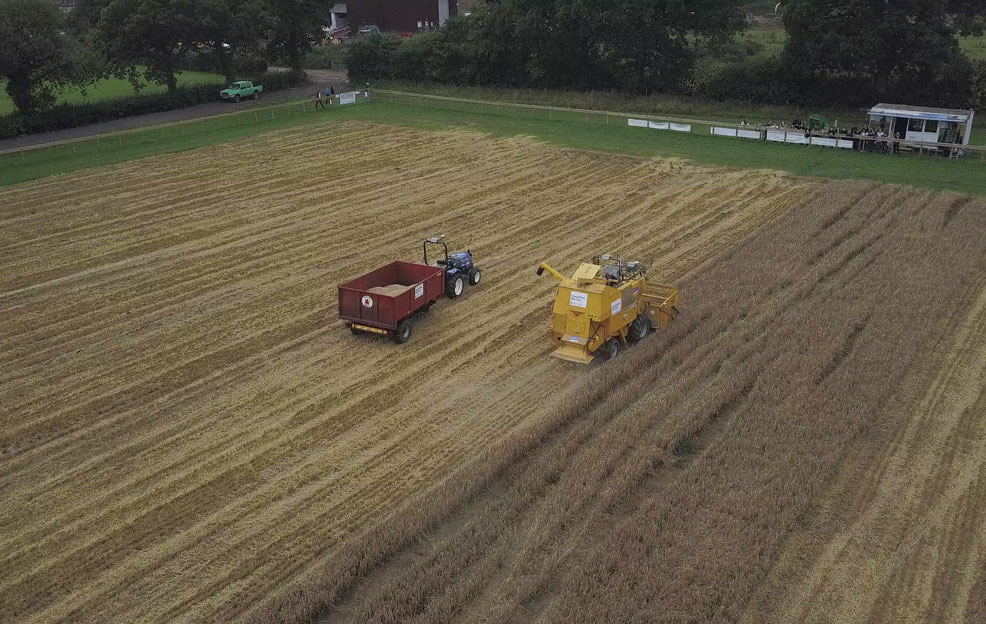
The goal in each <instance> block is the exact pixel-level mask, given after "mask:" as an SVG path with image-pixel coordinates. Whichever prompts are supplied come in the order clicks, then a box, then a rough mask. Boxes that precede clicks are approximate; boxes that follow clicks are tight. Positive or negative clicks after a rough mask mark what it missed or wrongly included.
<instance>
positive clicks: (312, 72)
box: [0, 69, 346, 152]
mask: <svg viewBox="0 0 986 624" xmlns="http://www.w3.org/2000/svg"><path fill="white" fill-rule="evenodd" d="M307 73H308V78H309V79H310V80H311V81H312V84H310V85H308V86H304V87H296V88H293V89H283V90H281V91H274V92H273V93H270V94H269V95H268V94H264V96H263V97H261V98H260V99H259V100H256V101H254V100H244V101H242V102H240V103H239V104H233V103H231V102H210V103H208V104H197V105H195V106H187V107H185V108H176V109H175V110H170V111H164V112H162V113H148V114H146V115H135V116H133V117H124V118H122V119H114V120H112V121H104V122H101V123H96V124H90V125H88V126H81V127H79V128H68V129H66V130H55V131H52V132H43V133H40V134H28V135H25V136H19V137H16V138H13V139H5V140H3V141H0V152H2V151H5V150H12V149H19V148H23V147H31V146H35V145H44V144H46V143H55V142H58V141H67V140H69V139H80V138H84V137H89V136H94V135H97V134H105V133H107V132H117V131H119V130H129V129H131V128H142V127H144V126H156V125H158V124H163V123H171V122H174V121H184V120H186V119H198V118H200V117H211V116H213V115H221V114H223V113H229V112H233V111H237V110H248V109H250V108H253V107H256V106H266V105H269V104H271V103H275V102H287V101H290V100H298V99H301V98H305V97H310V96H311V95H312V94H314V93H315V91H317V90H321V89H324V88H325V87H327V86H329V85H332V86H333V87H335V89H336V91H338V90H339V88H340V87H341V86H343V85H344V84H345V83H346V72H338V71H330V70H325V69H309V70H308V72H307Z"/></svg>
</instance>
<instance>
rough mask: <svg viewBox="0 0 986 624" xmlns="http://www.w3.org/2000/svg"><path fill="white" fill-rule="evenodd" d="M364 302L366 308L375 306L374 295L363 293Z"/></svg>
mask: <svg viewBox="0 0 986 624" xmlns="http://www.w3.org/2000/svg"><path fill="white" fill-rule="evenodd" d="M362 303H363V307H364V308H372V307H373V297H371V296H370V295H363V301H362Z"/></svg>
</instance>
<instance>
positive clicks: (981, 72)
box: [969, 61, 986, 111]
mask: <svg viewBox="0 0 986 624" xmlns="http://www.w3.org/2000/svg"><path fill="white" fill-rule="evenodd" d="M969 105H970V106H972V108H974V109H975V110H977V111H981V110H984V109H986V61H979V62H978V63H976V64H975V66H974V67H973V70H972V98H971V101H970V102H969Z"/></svg>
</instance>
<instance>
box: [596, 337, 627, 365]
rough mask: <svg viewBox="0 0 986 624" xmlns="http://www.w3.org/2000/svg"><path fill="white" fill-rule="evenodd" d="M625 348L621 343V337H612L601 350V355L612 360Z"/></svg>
mask: <svg viewBox="0 0 986 624" xmlns="http://www.w3.org/2000/svg"><path fill="white" fill-rule="evenodd" d="M622 350H623V345H622V344H621V343H620V339H619V338H610V339H609V340H607V341H606V344H604V345H603V348H602V349H600V350H599V353H600V355H602V356H603V357H604V358H606V359H607V360H612V359H613V358H615V357H616V356H618V355H619V354H620V351H622Z"/></svg>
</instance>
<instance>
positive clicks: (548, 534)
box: [326, 191, 926, 622]
mask: <svg viewBox="0 0 986 624" xmlns="http://www.w3.org/2000/svg"><path fill="white" fill-rule="evenodd" d="M884 195H885V197H884V199H883V201H882V202H880V205H879V206H876V207H875V209H874V210H872V211H871V214H878V217H877V218H875V219H869V218H864V219H862V220H861V221H860V222H858V223H857V222H854V223H851V224H849V228H847V229H846V231H849V232H853V233H855V234H859V232H860V231H862V230H863V229H868V230H880V229H883V228H884V227H885V223H886V221H887V219H888V218H890V217H889V213H890V211H891V210H892V209H893V210H899V209H900V203H899V202H898V201H895V195H898V194H897V193H894V192H892V191H888V192H886V193H884ZM925 200H926V197H923V196H922V197H916V198H912V199H911V200H910V201H911V202H914V203H922V202H923V201H925ZM867 216H868V215H867ZM833 234H834V235H837V236H838V238H835V239H834V240H835V241H836V242H838V240H839V239H842V241H843V242H845V241H846V238H844V237H843V229H842V228H839V229H838V231H837V232H835V233H833ZM813 245H817V246H818V248H819V254H818V255H817V256H816V258H817V260H818V261H823V260H824V262H823V266H825V267H826V268H827V267H832V271H833V272H834V274H839V275H841V274H843V273H846V272H850V271H854V270H857V269H858V267H857V266H856V265H857V264H860V263H861V262H857V261H854V260H850V261H849V262H847V261H846V260H845V252H844V251H843V250H842V249H841V245H840V244H832V242H830V241H829V240H826V238H825V237H820V238H819V239H816V240H815V241H813ZM815 290H820V291H828V292H830V293H831V295H830V296H837V295H838V288H837V287H836V286H835V285H834V284H828V285H826V286H823V287H821V289H817V288H815V285H814V283H812V282H806V283H805V284H804V285H803V286H801V287H800V290H799V289H797V288H795V289H792V290H790V291H788V292H778V293H777V294H776V296H774V297H773V298H771V299H770V300H769V301H766V302H754V301H753V300H751V301H750V302H749V305H750V307H749V309H748V310H747V311H746V312H745V313H743V314H737V316H736V317H735V318H730V319H720V320H719V322H720V323H721V324H722V326H721V327H720V328H719V329H718V331H717V333H716V336H715V340H709V341H707V342H705V343H704V345H703V346H701V347H700V348H698V349H695V350H692V351H687V352H684V353H679V352H678V351H677V350H676V345H675V344H674V343H672V344H668V345H665V346H664V347H663V348H662V350H660V351H654V353H653V356H652V357H653V358H654V359H655V360H658V359H660V358H664V359H665V360H667V359H671V360H674V361H675V362H676V364H675V366H674V371H688V372H687V374H685V375H684V376H681V375H677V376H675V375H672V376H670V377H668V375H667V373H668V371H667V370H666V369H665V368H662V367H659V366H655V367H650V366H647V365H646V363H643V362H641V363H640V366H639V367H638V368H637V369H635V370H636V372H635V373H634V375H633V376H632V377H631V378H628V379H626V380H624V385H625V386H628V387H633V388H659V387H664V388H668V387H672V388H679V389H680V388H684V389H685V390H679V392H682V393H684V394H686V395H687V396H705V395H709V396H712V397H713V398H711V399H708V400H707V401H704V402H699V403H698V404H697V405H691V406H690V408H689V409H688V410H686V411H684V412H679V413H676V414H675V415H674V418H673V419H670V421H664V420H657V421H649V419H648V415H647V412H648V411H653V410H658V409H661V408H659V407H658V406H660V405H664V402H665V401H667V400H668V399H667V398H666V397H665V396H662V394H673V392H672V391H671V390H666V391H657V390H653V391H650V392H647V391H644V392H641V394H640V395H639V396H637V397H636V398H635V399H631V400H630V401H629V402H628V403H626V404H621V408H620V411H619V412H618V413H614V414H610V415H609V416H607V417H604V423H605V424H604V425H600V424H598V423H597V424H595V425H594V427H595V429H594V430H592V431H586V430H585V429H584V428H581V427H573V428H572V429H573V431H572V432H566V433H560V434H558V437H559V438H560V439H559V440H557V441H552V442H551V443H550V444H549V445H546V448H539V449H537V450H536V452H534V453H532V457H531V458H530V461H528V458H525V459H524V460H523V461H521V462H518V465H517V466H516V467H515V469H514V470H512V471H511V472H509V473H508V474H507V475H506V476H505V477H504V478H503V482H504V484H500V485H495V486H493V487H492V489H493V490H494V492H498V491H499V489H500V487H504V488H510V487H512V483H513V481H514V479H518V480H519V479H522V478H523V476H524V475H526V474H527V473H528V472H535V473H538V474H543V473H544V471H545V470H547V469H546V468H545V467H544V466H543V465H540V464H536V463H535V462H536V461H538V458H545V457H548V458H550V457H556V458H557V459H556V460H555V461H554V463H553V464H552V468H551V470H552V471H555V472H556V473H557V474H562V475H564V474H565V472H566V470H570V468H567V467H570V466H573V465H575V466H577V468H576V469H574V470H572V472H573V473H574V474H573V475H572V476H571V478H572V479H577V480H578V481H579V482H580V483H582V486H573V485H572V483H566V481H565V477H564V476H563V477H562V479H561V480H549V482H548V483H549V484H550V485H549V486H548V487H549V489H548V490H546V491H544V492H541V493H534V494H530V496H529V497H528V498H529V499H531V500H528V498H522V499H521V501H522V502H524V501H526V503H525V506H524V507H523V508H519V509H517V510H516V512H514V513H516V514H517V516H516V517H510V516H508V517H504V516H503V513H504V512H503V510H501V509H499V508H498V505H499V504H500V501H499V496H498V494H496V493H494V494H489V495H487V496H484V497H482V498H480V499H479V500H478V501H477V502H476V503H475V504H474V505H470V506H469V507H468V508H467V509H466V510H465V511H463V512H461V515H462V516H466V517H469V518H485V517H497V520H496V521H495V522H494V523H493V524H497V523H498V524H497V526H498V527H499V529H503V528H504V527H507V529H506V530H505V531H502V533H500V534H497V535H496V541H493V540H492V538H491V537H490V536H489V535H486V534H485V533H483V531H484V529H483V528H478V529H477V528H473V527H472V526H471V525H467V524H465V523H464V522H462V523H460V522H458V521H456V520H453V521H452V522H450V523H449V524H450V525H451V526H452V527H455V528H453V529H451V535H450V534H448V533H446V534H444V535H442V536H441V537H440V538H439V539H431V537H430V536H429V538H428V540H427V541H426V542H424V543H423V544H421V545H420V546H419V547H414V548H410V549H409V550H411V551H414V553H413V554H410V553H407V554H404V555H401V557H400V558H398V559H397V560H395V561H394V562H393V564H392V565H387V566H385V568H386V570H387V571H386V572H385V573H383V576H384V577H387V581H390V582H389V583H388V582H382V581H381V580H379V579H377V578H375V577H374V578H371V579H370V580H368V581H367V582H366V583H365V585H367V586H368V587H360V590H359V592H358V593H357V594H355V595H353V596H352V597H351V598H350V600H348V601H346V602H345V603H344V604H343V605H341V606H340V607H339V609H338V610H334V611H333V612H332V614H331V615H330V616H329V617H328V618H327V620H326V621H333V622H336V621H339V622H349V621H376V620H377V619H378V618H381V617H382V618H383V619H386V617H385V616H383V615H382V614H385V613H392V614H393V613H398V612H397V611H392V612H388V610H387V608H388V607H387V602H386V601H387V600H388V597H390V596H394V595H396V596H397V598H396V600H397V601H398V602H402V601H404V599H405V598H407V601H408V602H404V604H414V599H413V598H410V596H405V594H403V593H401V592H405V591H406V592H407V593H408V594H414V593H415V592H416V590H415V583H420V582H421V579H424V578H428V576H429V575H428V574H427V572H423V569H425V568H424V567H423V566H427V565H428V564H429V563H430V562H431V563H434V564H435V565H441V566H443V567H444V566H448V565H457V564H459V563H460V562H459V561H457V560H456V559H457V556H458V555H457V549H458V548H459V547H461V546H462V543H461V542H455V541H454V540H453V539H452V537H453V536H454V535H455V534H456V533H458V532H460V531H461V532H462V533H465V534H472V532H476V533H477V534H479V535H481V536H482V537H480V538H476V539H481V540H487V539H490V540H491V541H489V542H488V543H487V542H484V543H487V547H486V548H481V550H480V552H479V553H478V554H477V553H476V552H471V553H470V554H469V555H467V556H464V557H463V558H464V559H466V560H467V561H466V563H465V564H464V565H465V567H464V568H463V569H461V570H459V571H458V572H457V573H456V574H455V575H454V576H455V577H456V578H457V579H463V580H462V581H461V583H460V582H459V581H458V580H456V581H455V586H454V587H447V586H442V587H441V588H438V587H425V588H422V589H421V592H422V593H423V595H430V596H432V597H434V596H435V594H440V595H441V594H446V592H447V597H446V596H443V598H442V599H441V600H439V599H435V602H436V603H441V605H444V606H446V607H447V606H449V605H451V604H454V605H456V607H455V618H456V620H457V621H490V620H492V621H534V620H537V614H538V612H539V611H540V609H545V608H547V607H548V605H549V604H550V603H551V602H552V601H553V600H555V599H558V600H561V599H563V598H564V596H563V595H562V596H555V595H554V593H553V592H557V591H558V588H559V587H560V585H561V584H562V581H563V580H564V576H565V573H566V570H567V569H566V565H567V564H564V563H563V562H565V560H566V559H568V558H570V557H574V558H575V559H577V558H578V555H576V554H574V553H576V552H577V551H580V550H581V551H585V550H587V549H590V548H591V544H593V543H595V541H594V540H592V539H587V538H586V535H587V534H591V533H592V532H593V531H595V532H599V531H601V530H605V529H601V528H600V527H598V526H595V527H594V526H593V525H594V524H596V523H602V524H604V525H607V526H608V525H610V524H613V523H614V522H616V519H614V518H613V517H611V515H610V514H611V513H612V511H611V509H610V508H611V507H612V506H614V505H615V504H616V501H618V500H619V498H620V496H621V495H622V493H625V492H627V491H629V490H630V489H631V488H632V487H633V484H634V483H635V482H637V481H638V480H639V479H641V477H640V475H641V474H642V473H649V472H651V470H652V468H651V467H652V466H653V465H654V462H655V461H656V462H657V463H658V464H666V465H670V464H672V463H673V462H674V458H673V457H670V456H669V455H668V453H667V452H662V451H661V450H660V449H665V448H666V446H667V444H668V440H673V439H674V431H675V427H676V424H675V423H677V422H685V423H687V422H689V421H693V422H700V423H704V424H701V425H700V426H699V428H700V430H704V429H705V428H706V427H714V424H713V423H711V421H708V419H709V418H710V415H712V414H716V413H717V410H715V409H711V408H712V407H713V406H714V405H715V404H719V403H721V404H722V405H727V404H733V403H735V404H734V405H732V406H731V407H730V408H729V409H730V410H735V411H740V410H742V409H743V405H744V403H745V400H746V399H745V393H748V388H749V387H751V386H752V385H753V383H754V381H755V378H744V379H736V378H734V376H733V373H732V371H734V370H736V369H738V368H741V367H743V365H744V363H745V362H747V361H748V360H756V361H757V362H759V363H758V364H756V365H754V366H752V369H754V370H759V369H761V368H763V366H764V365H765V364H766V363H767V362H768V361H769V359H770V358H771V357H773V356H771V355H770V354H767V353H765V352H764V351H763V343H764V342H765V340H766V336H768V335H770V334H771V333H772V332H771V330H770V329H769V327H770V326H771V325H772V324H778V323H779V317H780V314H781V312H782V311H787V313H791V311H792V310H794V309H797V308H798V307H799V306H801V307H805V306H806V305H808V304H805V303H799V302H802V301H803V300H805V298H806V296H807V294H809V293H811V292H813V291H815ZM815 296H816V297H817V296H822V295H821V292H818V293H816V295H815ZM680 322H681V323H690V322H691V323H694V324H700V323H702V321H701V320H692V319H688V318H687V317H685V318H684V319H682V320H681V321H680ZM765 327H767V329H765ZM678 329H680V330H681V331H687V328H685V329H682V328H678ZM703 331H706V332H709V331H713V330H712V329H710V328H708V327H704V328H703ZM775 338H776V337H774V338H771V340H774V339H775ZM790 338H791V340H794V339H795V337H794V336H791V337H790ZM723 344H730V345H734V346H735V349H724V348H723ZM723 352H725V353H729V354H731V355H729V356H726V358H725V361H723V355H722V353H723ZM674 371H672V372H674ZM744 387H745V388H747V390H746V391H743V390H742V389H743V388H744ZM707 390H710V391H709V392H706V391H707ZM615 392H616V390H615V389H614V393H615ZM731 392H735V394H734V395H731V394H730V393H731ZM655 394H656V396H655ZM716 397H718V398H716ZM737 397H740V398H739V399H737ZM709 403H711V404H712V405H709ZM597 417H598V416H597V415H593V414H587V415H585V418H586V419H592V418H597ZM713 418H714V417H713ZM648 422H649V423H650V424H649V425H647V426H644V424H645V423H648ZM691 426H692V427H694V426H695V425H691ZM628 431H629V432H632V433H629V434H628V433H627V432H628ZM570 433H571V435H570ZM628 439H630V440H633V445H632V446H631V447H626V446H625V441H626V440H628ZM556 444H557V445H562V446H565V447H566V449H565V451H564V452H563V453H561V452H556V449H555V446H556ZM609 449H617V450H620V449H622V450H620V451H619V452H617V453H616V454H615V455H614V454H613V452H611V451H610V450H609ZM655 449H657V450H655ZM655 454H656V457H655ZM559 462H561V463H559ZM514 473H516V474H514ZM505 484H506V485H505ZM586 484H591V488H586ZM580 487H581V488H582V489H584V491H582V492H579V496H578V498H577V499H573V496H572V492H573V491H576V490H579V489H580ZM637 498H638V499H639V496H638V497H637ZM534 499H536V501H535V500H534ZM520 536H523V537H520ZM521 540H523V541H521ZM431 542H438V544H437V545H432V544H431ZM470 548H471V546H470ZM419 551H424V552H419ZM547 553H550V556H549V555H548V554H547ZM571 565H572V566H577V563H572V564H571ZM405 567H406V569H407V572H406V574H404V572H403V571H404V569H405ZM456 569H457V570H458V568H456ZM546 569H547V570H548V572H547V576H545V575H546V572H545V570H546ZM551 570H555V571H554V572H551ZM390 575H393V577H391V576H390ZM410 577H414V578H415V579H416V580H415V581H411V580H410ZM532 579H533V580H532ZM549 579H553V580H549ZM526 583H534V585H533V586H530V585H525V584H526ZM432 592H435V593H432ZM525 592H526V593H525ZM558 593H561V592H558ZM518 595H519V596H518ZM535 598H536V601H537V602H538V604H539V607H538V609H533V606H532V605H528V606H527V607H525V609H523V610H520V611H518V609H517V604H519V603H523V604H525V605H527V604H528V602H529V601H532V600H534V599H535ZM378 605H379V608H377V606H378ZM441 608H442V607H441V606H437V607H435V608H428V609H424V608H423V609H422V611H421V612H420V617H419V619H420V620H421V621H441V620H442V617H441V616H438V615H436V613H440V612H441ZM532 609H533V610H532ZM390 617H397V616H395V615H391V616H390ZM543 621H553V620H552V618H547V619H546V620H543Z"/></svg>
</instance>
